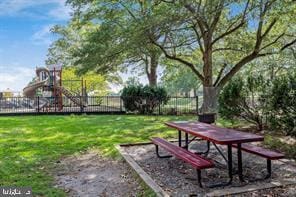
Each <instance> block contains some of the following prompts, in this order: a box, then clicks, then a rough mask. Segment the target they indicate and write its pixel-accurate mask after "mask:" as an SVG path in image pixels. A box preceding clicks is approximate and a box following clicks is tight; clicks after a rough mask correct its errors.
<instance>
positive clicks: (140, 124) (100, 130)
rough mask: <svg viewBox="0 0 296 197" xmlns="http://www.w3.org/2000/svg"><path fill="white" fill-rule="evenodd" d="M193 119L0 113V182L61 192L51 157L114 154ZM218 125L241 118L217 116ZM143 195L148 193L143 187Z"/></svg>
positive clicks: (294, 152)
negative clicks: (168, 124) (174, 122)
mask: <svg viewBox="0 0 296 197" xmlns="http://www.w3.org/2000/svg"><path fill="white" fill-rule="evenodd" d="M191 119H192V120H196V117H194V116H138V115H137V116H133V115H125V116H123V115H121V116H120V115H100V116H25V117H20V116H19V117H0V158H1V159H0V174H1V176H0V185H1V186H12V185H14V186H31V187H32V188H33V192H34V194H35V195H39V196H65V193H64V192H63V191H61V190H59V189H57V188H54V187H53V178H52V176H51V175H50V174H51V172H52V171H53V170H54V168H55V163H56V162H57V161H58V160H59V159H61V158H63V157H65V156H68V155H72V154H74V153H78V152H80V151H85V150H87V149H98V150H99V151H100V152H101V153H102V154H103V155H105V156H108V157H113V158H118V156H119V154H118V152H117V151H116V149H115V146H114V145H116V144H122V143H135V142H143V141H148V140H149V138H150V137H152V136H160V137H166V138H175V137H176V130H174V129H170V128H168V127H166V126H165V125H164V124H163V123H164V122H166V121H170V120H191ZM218 124H219V125H220V126H222V127H240V124H241V122H238V121H232V122H230V121H228V120H222V119H221V120H219V122H218ZM265 139H266V140H265V142H264V144H265V145H266V146H268V147H269V148H272V149H279V150H282V151H284V152H285V153H286V155H287V156H288V157H292V158H295V156H296V149H295V147H293V146H290V145H287V144H285V143H283V142H281V141H279V140H278V139H276V138H275V137H273V136H271V135H267V136H265ZM145 192H146V193H145V194H144V195H145V196H150V195H152V193H151V191H149V190H145Z"/></svg>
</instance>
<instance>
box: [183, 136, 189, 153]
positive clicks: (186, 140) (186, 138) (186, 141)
mask: <svg viewBox="0 0 296 197" xmlns="http://www.w3.org/2000/svg"><path fill="white" fill-rule="evenodd" d="M188 147H189V139H188V133H185V147H184V148H185V149H186V150H188Z"/></svg>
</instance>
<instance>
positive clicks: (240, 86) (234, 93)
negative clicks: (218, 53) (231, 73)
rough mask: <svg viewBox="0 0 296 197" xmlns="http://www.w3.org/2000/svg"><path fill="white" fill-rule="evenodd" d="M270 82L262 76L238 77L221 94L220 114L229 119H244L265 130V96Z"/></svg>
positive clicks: (219, 100)
mask: <svg viewBox="0 0 296 197" xmlns="http://www.w3.org/2000/svg"><path fill="white" fill-rule="evenodd" d="M267 85H268V82H266V81H264V79H263V77H262V76H249V77H247V78H246V79H243V78H242V77H236V78H234V79H233V80H231V81H230V82H229V83H228V84H227V85H226V86H225V87H224V89H223V91H222V92H221V94H220V96H219V99H218V102H219V113H220V115H221V116H222V117H224V118H227V119H233V118H243V119H244V120H246V121H248V122H250V123H252V124H255V125H256V126H257V129H258V130H262V129H263V117H264V114H265V112H266V98H265V97H264V96H263V95H264V93H265V90H266V88H267Z"/></svg>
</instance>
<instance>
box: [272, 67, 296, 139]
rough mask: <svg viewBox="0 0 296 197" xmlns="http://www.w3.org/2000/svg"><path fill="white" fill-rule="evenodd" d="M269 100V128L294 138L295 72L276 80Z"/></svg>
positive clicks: (295, 120)
mask: <svg viewBox="0 0 296 197" xmlns="http://www.w3.org/2000/svg"><path fill="white" fill-rule="evenodd" d="M269 98H270V99H269V107H270V111H271V114H272V116H271V117H270V123H271V126H272V127H274V128H276V129H282V130H284V131H285V132H286V133H287V134H290V135H294V136H296V72H294V73H292V74H288V75H283V76H281V77H278V78H276V79H275V80H274V81H273V86H272V88H271V96H270V97H269Z"/></svg>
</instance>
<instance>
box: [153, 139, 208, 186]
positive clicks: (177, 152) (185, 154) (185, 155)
mask: <svg viewBox="0 0 296 197" xmlns="http://www.w3.org/2000/svg"><path fill="white" fill-rule="evenodd" d="M152 142H153V143H154V144H155V146H156V154H157V156H158V157H160V158H164V157H168V155H166V156H160V155H159V152H158V150H159V149H158V146H161V147H162V148H164V149H165V150H166V151H168V152H170V153H171V154H172V155H174V156H175V157H177V158H179V159H181V160H183V161H184V162H186V163H189V164H191V165H192V166H193V167H194V168H196V171H197V180H198V184H199V186H200V187H202V183H201V170H202V169H207V168H212V167H214V163H213V162H212V161H211V160H209V159H206V158H204V157H202V156H200V155H198V154H194V153H192V152H190V151H188V150H186V149H184V148H181V147H179V146H176V145H174V144H172V143H170V142H168V141H166V140H164V139H162V138H152ZM169 156H170V155H169Z"/></svg>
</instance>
